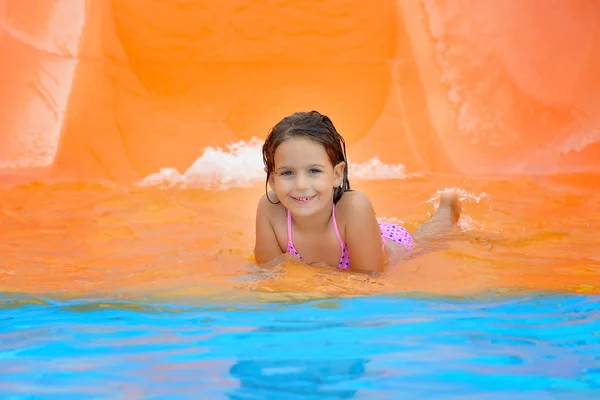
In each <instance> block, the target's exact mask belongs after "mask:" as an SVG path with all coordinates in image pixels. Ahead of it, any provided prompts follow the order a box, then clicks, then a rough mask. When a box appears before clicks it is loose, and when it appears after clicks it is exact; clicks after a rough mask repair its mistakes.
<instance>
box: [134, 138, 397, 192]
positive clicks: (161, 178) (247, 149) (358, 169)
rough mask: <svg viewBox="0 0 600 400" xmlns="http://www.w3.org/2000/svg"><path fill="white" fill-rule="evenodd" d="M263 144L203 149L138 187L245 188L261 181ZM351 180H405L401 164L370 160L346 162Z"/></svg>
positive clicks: (244, 143) (234, 144) (256, 141)
mask: <svg viewBox="0 0 600 400" xmlns="http://www.w3.org/2000/svg"><path fill="white" fill-rule="evenodd" d="M262 145H263V141H261V140H259V139H256V138H253V139H251V140H250V141H248V142H245V141H240V142H237V143H232V144H229V145H227V147H226V149H222V148H220V147H216V148H214V147H207V148H206V149H205V150H204V153H203V154H202V155H201V156H200V157H199V158H198V159H197V160H196V161H194V163H193V164H192V165H191V166H190V167H189V168H188V169H187V170H186V171H184V172H183V173H180V172H179V171H178V170H177V169H175V168H162V169H161V170H160V171H159V172H157V173H154V174H151V175H149V176H147V177H146V178H144V179H142V180H141V181H140V182H139V183H138V186H143V187H160V188H174V187H177V188H204V189H209V190H224V189H228V188H232V187H247V186H250V185H254V184H256V183H259V182H264V179H265V177H266V175H265V172H264V165H263V161H262ZM349 178H350V179H351V180H384V179H406V178H407V174H406V172H405V168H404V166H403V165H402V164H385V163H383V162H381V161H380V160H379V159H378V158H376V157H374V158H372V159H371V160H369V161H366V162H364V163H359V164H353V163H350V165H349Z"/></svg>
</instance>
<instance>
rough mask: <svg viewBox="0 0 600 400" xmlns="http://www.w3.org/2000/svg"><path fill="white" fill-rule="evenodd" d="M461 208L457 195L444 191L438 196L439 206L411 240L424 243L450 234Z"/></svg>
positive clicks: (452, 191)
mask: <svg viewBox="0 0 600 400" xmlns="http://www.w3.org/2000/svg"><path fill="white" fill-rule="evenodd" d="M461 211H462V206H461V204H460V200H459V198H458V193H456V192H455V191H454V190H444V191H443V192H442V193H441V194H440V205H439V207H438V209H437V211H436V213H435V215H434V216H433V217H431V218H430V219H428V220H427V221H425V222H424V223H423V224H422V225H421V226H420V227H419V228H418V229H417V231H416V232H415V234H414V235H413V238H414V239H415V241H417V242H426V241H429V240H433V239H436V238H438V237H439V236H442V235H444V234H446V233H450V232H452V231H453V230H454V228H455V227H456V223H457V222H458V219H459V218H460V213H461Z"/></svg>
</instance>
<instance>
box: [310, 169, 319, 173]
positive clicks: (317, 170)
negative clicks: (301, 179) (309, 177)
mask: <svg viewBox="0 0 600 400" xmlns="http://www.w3.org/2000/svg"><path fill="white" fill-rule="evenodd" d="M309 172H310V173H311V174H318V173H319V172H321V170H319V169H314V168H313V169H311V170H310V171H309Z"/></svg>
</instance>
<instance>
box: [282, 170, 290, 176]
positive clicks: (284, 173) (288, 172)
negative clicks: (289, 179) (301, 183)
mask: <svg viewBox="0 0 600 400" xmlns="http://www.w3.org/2000/svg"><path fill="white" fill-rule="evenodd" d="M291 174H292V171H283V172H282V173H281V175H282V176H290V175H291Z"/></svg>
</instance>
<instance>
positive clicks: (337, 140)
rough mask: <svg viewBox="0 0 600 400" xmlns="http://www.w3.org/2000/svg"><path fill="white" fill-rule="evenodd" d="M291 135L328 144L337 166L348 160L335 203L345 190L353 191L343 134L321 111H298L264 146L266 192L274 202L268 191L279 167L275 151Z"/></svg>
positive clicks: (337, 189)
mask: <svg viewBox="0 0 600 400" xmlns="http://www.w3.org/2000/svg"><path fill="white" fill-rule="evenodd" d="M290 138H307V139H310V140H313V141H315V142H317V143H320V144H321V145H323V147H325V151H326V152H327V155H328V156H329V161H331V165H333V166H334V167H335V166H336V165H337V164H338V163H340V162H342V161H344V162H345V165H344V177H343V182H342V186H341V187H336V188H335V190H334V193H333V202H334V203H337V202H338V201H339V200H340V199H341V198H342V196H343V195H344V192H347V191H350V181H349V180H348V160H347V158H346V142H344V138H343V137H342V135H340V134H339V133H338V131H337V130H336V129H335V126H333V122H331V119H329V117H328V116H326V115H323V114H321V113H319V112H317V111H310V112H297V113H294V114H292V115H290V116H287V117H285V118H284V119H282V120H281V121H279V123H277V125H275V126H274V127H273V128H272V129H271V132H270V133H269V136H268V137H267V139H266V140H265V143H264V144H263V147H262V154H263V162H264V164H265V167H266V168H267V180H266V181H265V193H266V194H267V199H268V200H269V201H270V202H271V203H272V204H277V203H273V202H272V201H271V199H270V198H269V194H268V192H267V185H268V183H269V178H270V177H271V174H272V173H273V170H274V169H275V150H277V147H279V145H280V144H281V143H283V142H284V141H286V140H287V139H290Z"/></svg>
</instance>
